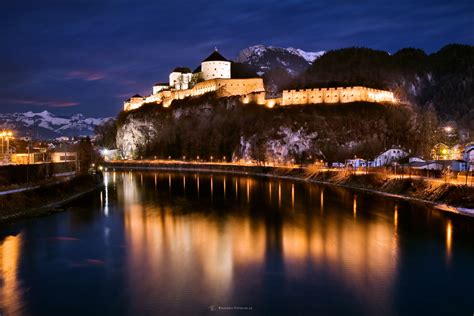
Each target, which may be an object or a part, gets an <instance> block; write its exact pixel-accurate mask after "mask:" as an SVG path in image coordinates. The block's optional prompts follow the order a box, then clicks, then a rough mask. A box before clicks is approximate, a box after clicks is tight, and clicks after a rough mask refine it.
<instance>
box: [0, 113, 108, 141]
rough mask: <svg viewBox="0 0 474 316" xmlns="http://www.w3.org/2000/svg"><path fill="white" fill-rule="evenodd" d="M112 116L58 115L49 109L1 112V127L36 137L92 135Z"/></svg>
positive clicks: (20, 134) (17, 133)
mask: <svg viewBox="0 0 474 316" xmlns="http://www.w3.org/2000/svg"><path fill="white" fill-rule="evenodd" d="M110 119H112V118H86V117H85V116H84V115H83V114H75V115H72V116H70V117H68V116H57V115H55V114H53V113H51V112H49V111H42V112H32V111H28V112H25V113H5V114H0V129H2V128H4V129H6V128H8V129H12V130H14V131H15V134H16V135H17V136H20V137H21V136H29V135H32V136H34V137H36V138H55V137H58V136H85V135H92V134H93V133H94V129H95V127H96V126H97V125H101V124H103V123H105V122H106V121H108V120H110Z"/></svg>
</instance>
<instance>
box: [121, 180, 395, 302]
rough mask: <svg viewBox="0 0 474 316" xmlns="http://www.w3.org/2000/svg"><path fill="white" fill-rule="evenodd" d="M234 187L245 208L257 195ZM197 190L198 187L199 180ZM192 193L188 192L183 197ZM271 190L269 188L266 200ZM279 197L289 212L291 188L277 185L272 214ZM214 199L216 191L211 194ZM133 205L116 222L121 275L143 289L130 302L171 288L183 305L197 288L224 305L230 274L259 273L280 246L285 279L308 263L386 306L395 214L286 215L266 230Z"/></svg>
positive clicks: (256, 223)
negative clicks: (362, 217)
mask: <svg viewBox="0 0 474 316" xmlns="http://www.w3.org/2000/svg"><path fill="white" fill-rule="evenodd" d="M202 178H203V180H204V181H206V182H207V181H209V185H210V194H211V195H212V194H217V193H218V192H217V191H216V192H214V190H213V187H214V181H217V182H216V183H217V184H218V186H219V187H220V186H221V185H222V186H223V188H225V186H224V184H221V183H219V182H222V181H223V179H224V177H215V178H214V177H212V176H211V177H205V176H204V177H202ZM183 179H184V177H183ZM127 181H128V179H127ZM183 181H184V180H183ZM239 181H240V182H241V185H245V187H246V196H245V199H246V201H247V202H249V200H250V194H257V196H258V193H252V192H253V190H256V189H258V188H259V186H254V185H253V182H254V181H255V180H254V179H249V178H239ZM128 182H129V183H128V184H126V183H124V185H123V188H124V190H125V191H127V192H128V193H127V192H124V193H123V196H124V197H125V198H131V199H132V200H135V199H134V193H133V192H135V191H136V189H133V188H132V187H133V186H134V184H133V180H130V181H128ZM197 183H198V185H197V187H199V177H198V178H197ZM224 183H225V182H224ZM183 186H184V182H183ZM238 187H239V185H238V180H237V179H236V182H235V190H234V191H235V192H238ZM192 189H193V188H192V186H191V187H190V189H189V190H190V191H189V194H191V195H192V192H191V191H192ZM271 189H272V184H271V181H270V183H269V185H268V190H269V194H271V191H272V190H271ZM197 190H198V189H197ZM224 191H225V189H224ZM283 191H286V192H288V191H290V192H291V207H292V208H293V207H294V206H295V201H294V199H295V196H294V194H295V186H294V185H288V186H286V185H283V184H282V183H281V182H280V181H279V182H278V204H279V206H280V207H281V205H282V199H283V197H284V196H285V197H286V196H288V197H289V195H290V194H288V195H286V194H284V192H283ZM290 192H288V193H290ZM317 193H319V194H320V207H321V211H322V210H323V208H324V193H323V191H322V190H321V191H320V192H317ZM196 194H197V193H196ZM219 194H223V192H222V191H219ZM216 197H217V195H216ZM135 201H136V200H135ZM136 202H138V203H125V205H127V206H126V208H125V213H124V214H125V215H124V216H125V219H124V221H125V229H126V236H127V241H128V247H129V249H130V255H129V256H128V261H129V262H128V271H127V274H128V275H129V276H130V281H131V282H141V283H145V284H148V286H143V287H141V288H140V290H139V292H137V293H134V295H137V296H140V297H141V296H147V295H149V293H146V289H147V288H150V287H153V284H156V283H160V282H161V283H163V282H165V283H166V284H167V285H168V284H169V285H170V287H172V288H171V289H170V291H171V292H173V293H175V292H176V293H182V295H183V297H181V299H183V300H184V299H186V295H189V292H187V291H186V290H185V289H186V287H187V286H188V284H200V285H199V291H204V292H206V293H209V295H212V297H214V298H216V299H222V300H225V299H226V298H228V297H229V296H231V294H232V289H233V286H235V282H236V280H235V277H236V273H237V272H238V271H240V270H241V269H242V268H243V267H246V266H250V267H252V268H253V269H255V271H261V269H263V265H264V264H265V260H266V259H265V253H266V252H268V251H269V249H272V247H275V245H278V244H281V256H282V259H283V262H284V270H285V275H287V276H288V278H290V279H292V278H304V276H305V273H306V272H305V269H304V268H302V267H304V266H305V265H307V264H308V263H309V262H311V264H312V265H313V266H320V265H328V266H329V271H330V272H331V274H333V275H334V276H335V277H336V278H338V279H340V280H341V282H345V284H346V285H347V286H349V287H351V288H353V289H354V291H355V292H356V293H357V295H358V296H359V297H360V298H361V299H364V300H367V301H370V299H371V296H372V295H375V294H376V295H377V297H378V300H379V302H380V300H382V301H384V304H391V297H392V287H393V280H394V278H395V275H396V266H397V262H398V255H399V251H398V237H397V235H396V226H397V221H398V219H397V218H398V211H397V208H395V213H394V222H392V221H390V220H384V219H379V218H376V219H373V220H370V221H366V222H363V224H362V222H361V223H359V221H357V222H356V221H353V220H350V217H343V218H340V217H338V216H335V215H334V216H331V215H332V214H336V213H337V212H331V210H328V215H326V216H325V217H320V216H310V217H308V216H306V215H303V214H301V213H300V214H298V213H294V215H293V216H296V217H295V218H294V219H293V220H289V221H283V222H282V223H281V224H280V226H268V225H271V224H268V223H266V222H265V220H264V219H252V218H250V217H249V216H241V215H236V214H234V215H235V216H234V215H231V214H229V216H228V217H226V219H225V220H223V219H222V218H219V217H213V216H209V214H208V215H206V216H202V215H200V214H199V213H198V214H193V213H191V215H190V214H188V213H186V214H179V213H176V212H175V210H174V209H173V208H172V207H171V206H169V205H166V204H165V205H161V204H160V205H161V206H160V207H158V206H146V207H145V206H143V204H141V203H139V202H140V201H136ZM287 207H288V209H285V207H284V208H283V210H282V211H283V212H288V214H290V213H293V212H290V209H289V205H288V206H287ZM326 207H329V208H330V206H326ZM352 210H353V216H356V214H357V197H356V196H353V200H352ZM187 211H191V210H187ZM339 214H341V213H339ZM275 238H276V239H275ZM269 241H271V243H269ZM261 277H262V276H261V275H260V274H258V273H257V274H255V275H254V279H255V280H258V279H259V278H261ZM194 290H197V289H194ZM207 303H208V302H206V304H207ZM150 304H151V303H150Z"/></svg>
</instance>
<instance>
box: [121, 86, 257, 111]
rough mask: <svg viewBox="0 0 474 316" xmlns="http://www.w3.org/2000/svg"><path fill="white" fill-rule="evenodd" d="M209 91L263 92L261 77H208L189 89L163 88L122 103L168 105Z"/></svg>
mask: <svg viewBox="0 0 474 316" xmlns="http://www.w3.org/2000/svg"><path fill="white" fill-rule="evenodd" d="M209 92H216V94H217V97H220V98H222V97H230V96H241V95H250V94H253V93H261V92H263V93H265V88H264V86H263V80H262V79H261V78H250V79H210V80H206V81H202V82H199V83H197V84H196V85H195V86H194V87H192V88H191V89H185V90H163V91H159V92H158V93H155V94H152V95H150V96H148V97H145V98H143V97H132V98H130V100H129V101H126V102H125V103H124V110H125V111H130V110H134V109H137V108H139V107H140V106H142V105H143V104H144V103H157V104H162V105H163V106H164V107H169V106H170V105H171V103H172V102H173V100H181V99H184V98H189V97H196V96H201V95H204V94H206V93H209Z"/></svg>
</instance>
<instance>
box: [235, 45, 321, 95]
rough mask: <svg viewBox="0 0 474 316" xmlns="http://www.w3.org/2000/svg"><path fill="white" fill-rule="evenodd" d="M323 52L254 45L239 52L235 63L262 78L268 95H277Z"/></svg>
mask: <svg viewBox="0 0 474 316" xmlns="http://www.w3.org/2000/svg"><path fill="white" fill-rule="evenodd" d="M324 53H325V52H324V51H320V52H306V51H304V50H302V49H299V48H293V47H289V48H283V47H274V46H264V45H255V46H251V47H247V48H245V49H243V50H241V51H240V53H239V56H238V58H237V60H236V62H237V63H238V64H240V65H243V66H246V69H248V70H251V71H253V72H254V73H256V74H258V75H259V76H262V77H263V80H264V82H265V88H266V90H267V92H269V93H270V94H275V93H278V90H280V89H281V87H283V86H286V85H288V84H290V83H292V82H293V81H294V79H295V78H296V77H297V76H298V75H300V74H301V73H303V72H304V71H305V70H306V69H308V67H309V66H311V64H312V63H313V62H314V61H315V60H316V59H317V58H319V57H321V56H322V55H324Z"/></svg>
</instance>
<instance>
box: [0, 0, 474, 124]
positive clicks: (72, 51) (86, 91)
mask: <svg viewBox="0 0 474 316" xmlns="http://www.w3.org/2000/svg"><path fill="white" fill-rule="evenodd" d="M0 40H1V43H2V44H1V46H0V47H1V49H0V112H16V111H26V110H33V111H42V110H44V109H47V110H49V111H52V112H54V113H58V114H71V113H84V114H86V115H89V116H114V115H116V114H117V113H118V112H119V111H120V110H121V108H122V101H123V100H124V99H126V98H128V97H129V96H130V95H132V94H135V93H141V94H149V93H150V92H151V86H152V84H153V83H155V82H157V81H166V80H167V76H168V73H169V72H170V70H172V69H173V68H174V67H175V66H177V65H185V66H190V67H195V66H197V65H198V63H199V62H200V60H201V59H202V58H204V57H206V56H207V55H208V54H209V53H210V52H211V50H212V49H213V48H214V47H215V46H217V47H218V48H219V50H220V52H221V53H222V54H223V55H224V56H226V57H227V58H231V59H233V58H235V57H236V56H237V54H238V52H239V51H240V50H241V49H242V48H245V47H248V46H251V45H256V44H265V45H273V46H282V47H289V46H292V47H297V48H301V49H304V50H307V51H319V50H330V49H335V48H341V47H348V46H367V47H370V48H375V49H383V50H387V51H389V52H395V51H397V50H398V49H400V48H403V47H408V46H411V47H418V48H422V49H424V50H425V51H427V52H428V53H431V52H434V51H437V50H438V49H439V48H441V47H442V46H444V45H446V44H448V43H464V44H471V45H472V44H474V1H472V0H466V1H461V0H459V1H457V0H454V1H438V0H423V1H416V0H398V1H393V0H391V1H364V0H360V1H349V0H332V1H316V0H309V1H297V0H288V1H286V0H275V1H273V0H235V1H231V0H206V1H197V0H196V1H160V0H151V1H142V0H134V1H121V0H95V1H92V0H41V1H39V0H34V1H23V0H10V1H8V0H2V1H1V3H0Z"/></svg>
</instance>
